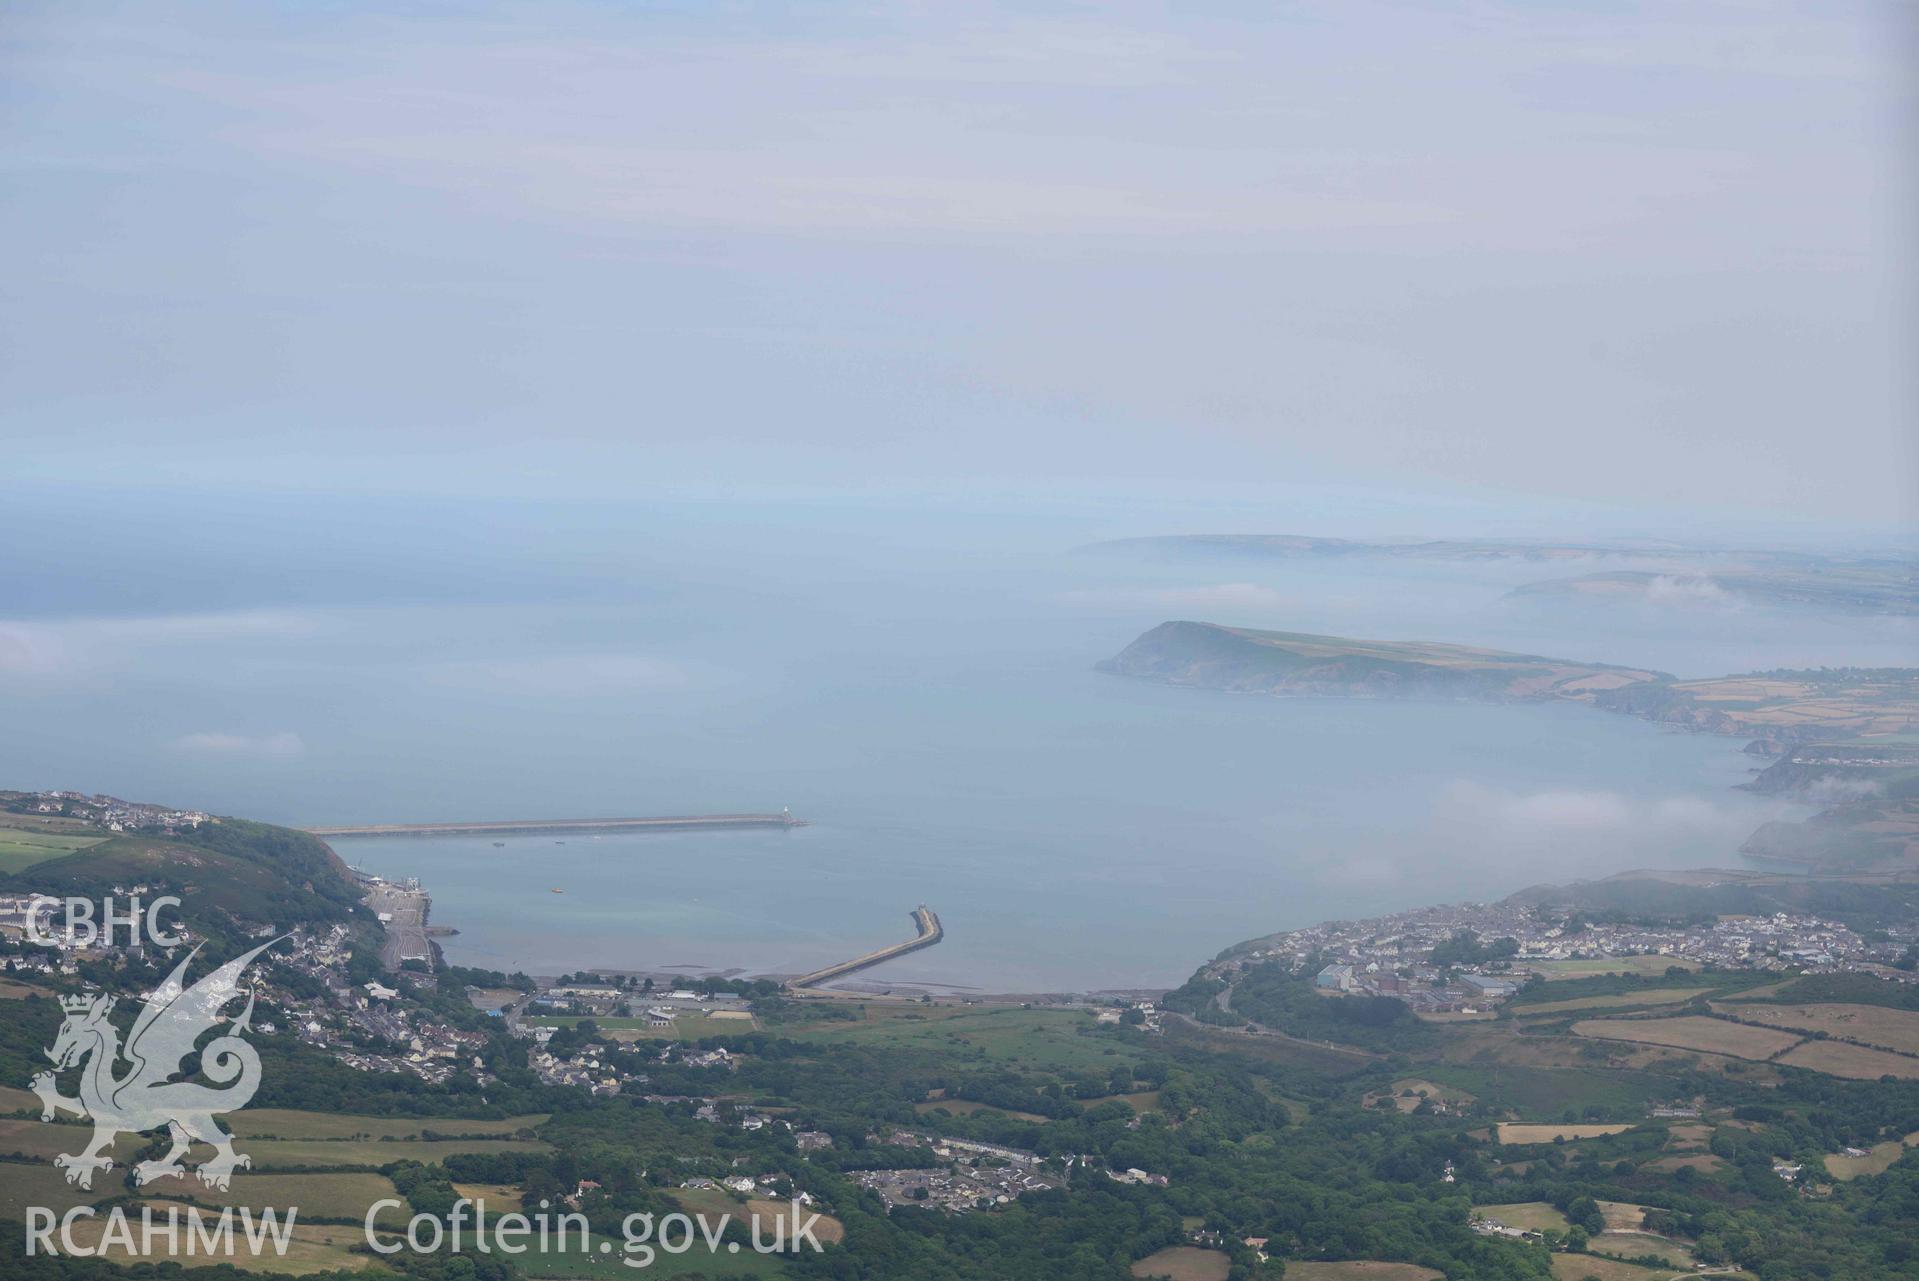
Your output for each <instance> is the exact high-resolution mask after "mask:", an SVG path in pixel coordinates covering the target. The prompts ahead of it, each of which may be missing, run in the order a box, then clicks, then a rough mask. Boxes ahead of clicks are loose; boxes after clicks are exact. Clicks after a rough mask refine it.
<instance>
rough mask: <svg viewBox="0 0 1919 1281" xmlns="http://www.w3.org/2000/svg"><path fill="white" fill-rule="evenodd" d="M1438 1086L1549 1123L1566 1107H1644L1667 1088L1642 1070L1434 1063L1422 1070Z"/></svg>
mask: <svg viewBox="0 0 1919 1281" xmlns="http://www.w3.org/2000/svg"><path fill="white" fill-rule="evenodd" d="M1421 1070H1422V1071H1423V1072H1424V1073H1425V1074H1426V1076H1428V1077H1430V1078H1431V1079H1432V1080H1434V1081H1438V1082H1439V1083H1440V1084H1442V1085H1451V1086H1456V1087H1458V1088H1459V1089H1462V1090H1465V1091H1467V1092H1469V1093H1470V1094H1472V1095H1473V1096H1474V1097H1475V1098H1477V1099H1479V1100H1481V1101H1482V1102H1486V1103H1490V1104H1492V1105H1493V1106H1495V1107H1499V1108H1510V1109H1512V1110H1513V1111H1516V1112H1518V1113H1519V1114H1520V1116H1522V1117H1526V1118H1537V1119H1539V1120H1552V1119H1554V1118H1556V1117H1558V1116H1560V1115H1561V1114H1562V1113H1564V1112H1565V1110H1566V1109H1567V1108H1569V1107H1576V1108H1584V1107H1586V1106H1587V1105H1589V1104H1595V1103H1596V1104H1599V1105H1600V1106H1602V1107H1617V1108H1633V1109H1638V1108H1643V1107H1644V1106H1645V1105H1646V1104H1648V1103H1650V1102H1651V1101H1652V1100H1653V1099H1654V1098H1655V1097H1657V1096H1658V1095H1659V1094H1660V1092H1661V1090H1663V1089H1664V1088H1665V1085H1664V1082H1662V1081H1660V1080H1659V1079H1658V1078H1656V1077H1649V1076H1648V1075H1647V1074H1646V1073H1643V1072H1627V1071H1611V1070H1606V1069H1599V1068H1547V1067H1522V1066H1512V1067H1500V1066H1481V1065H1478V1064H1454V1063H1435V1064H1432V1065H1430V1066H1425V1067H1422V1069H1421Z"/></svg>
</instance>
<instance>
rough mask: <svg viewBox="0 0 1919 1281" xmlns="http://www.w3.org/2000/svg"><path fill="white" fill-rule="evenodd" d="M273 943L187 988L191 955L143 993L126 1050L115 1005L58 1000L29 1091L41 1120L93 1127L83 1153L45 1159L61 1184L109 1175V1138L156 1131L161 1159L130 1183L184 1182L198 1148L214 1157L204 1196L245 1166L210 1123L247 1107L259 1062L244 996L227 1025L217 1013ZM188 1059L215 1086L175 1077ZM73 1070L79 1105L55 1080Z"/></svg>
mask: <svg viewBox="0 0 1919 1281" xmlns="http://www.w3.org/2000/svg"><path fill="white" fill-rule="evenodd" d="M279 941H280V940H278V939H274V940H273V941H272V942H269V943H262V944H261V945H260V946H259V947H256V948H254V949H253V950H252V951H251V952H248V953H246V954H245V955H244V956H239V957H236V958H235V959H233V960H231V961H228V962H227V963H226V964H225V965H222V966H221V967H220V968H219V969H217V970H215V971H214V972H213V973H211V974H209V975H207V976H206V977H205V978H203V979H201V980H200V981H199V982H198V983H195V984H194V985H193V986H192V987H188V986H186V982H185V976H186V972H187V966H188V965H189V964H191V963H192V961H193V958H194V957H195V956H197V955H198V954H199V951H200V949H199V948H197V947H196V948H194V949H193V951H191V952H189V953H188V954H187V956H186V959H185V960H182V961H181V962H180V964H179V965H177V966H175V967H174V970H173V973H172V974H170V975H168V976H167V979H166V981H165V982H164V983H162V984H160V986H159V987H157V988H155V989H154V990H153V991H152V992H150V993H148V994H147V997H146V1004H145V1005H144V1006H143V1007H142V1008H141V1010H140V1013H139V1016H138V1017H136V1018H135V1019H134V1021H133V1029H132V1031H131V1032H129V1033H128V1034H127V1040H126V1044H125V1046H122V1045H121V1044H120V1032H119V1029H117V1028H115V1027H114V1026H113V1025H112V1024H111V1023H109V1022H108V1021H107V1015H108V1013H109V1012H110V1011H111V1010H112V1009H113V1003H114V998H113V997H111V996H96V997H88V996H67V997H62V998H61V999H60V1005H61V1008H63V1009H64V1010H65V1011H66V1014H67V1017H66V1021H65V1022H64V1023H62V1024H61V1025H60V1033H59V1035H58V1036H57V1037H55V1038H54V1042H53V1048H52V1049H50V1050H48V1051H47V1057H48V1058H49V1059H51V1060H53V1064H54V1069H55V1070H54V1072H41V1073H39V1074H38V1075H37V1076H35V1077H34V1078H33V1092H34V1093H35V1094H37V1095H39V1096H40V1106H41V1113H40V1119H41V1120H42V1121H51V1120H53V1118H54V1115H55V1113H58V1112H71V1113H73V1114H74V1115H76V1116H81V1117H85V1118H87V1119H88V1120H91V1121H92V1122H93V1140H92V1142H90V1143H88V1144H87V1146H86V1147H85V1149H83V1150H82V1151H80V1152H78V1153H75V1154H71V1155H68V1154H62V1155H60V1156H56V1157H54V1158H53V1163H54V1164H55V1165H56V1166H58V1167H60V1169H62V1170H64V1171H65V1172H66V1176H67V1182H68V1183H71V1184H74V1185H75V1186H77V1187H82V1188H91V1187H92V1186H93V1175H94V1172H95V1171H96V1170H110V1169H112V1168H113V1158H112V1157H110V1156H108V1155H106V1152H107V1149H108V1148H110V1147H111V1146H112V1144H113V1141H114V1139H116V1138H118V1137H119V1136H120V1135H121V1134H125V1133H134V1134H138V1133H143V1132H146V1131H149V1130H157V1129H159V1128H161V1127H162V1126H164V1127H166V1130H167V1136H168V1138H169V1140H170V1141H171V1144H172V1146H171V1147H170V1148H169V1149H168V1150H167V1153H166V1155H165V1156H163V1157H161V1158H160V1159H159V1160H157V1161H141V1162H139V1163H138V1164H137V1165H135V1166H134V1167H133V1179H134V1182H135V1183H136V1184H139V1185H142V1186H144V1185H145V1184H148V1183H151V1182H152V1181H153V1180H155V1179H158V1178H161V1177H162V1176H164V1175H169V1174H178V1175H184V1174H185V1173H186V1172H187V1170H186V1167H185V1166H184V1165H182V1164H181V1163H180V1158H181V1157H183V1156H185V1155H186V1154H187V1150H188V1148H189V1147H191V1146H192V1144H194V1143H196V1142H198V1143H206V1144H210V1145H211V1146H212V1147H213V1150H214V1155H213V1159H212V1160H210V1161H207V1162H205V1163H203V1164H202V1165H201V1166H200V1167H199V1170H198V1171H197V1173H198V1174H199V1177H200V1181H201V1182H202V1183H204V1184H206V1185H207V1187H209V1188H213V1189H216V1190H221V1191H224V1190H225V1189H226V1187H227V1185H228V1183H229V1182H230V1181H231V1180H232V1178H233V1171H234V1170H235V1169H238V1168H242V1167H245V1166H249V1165H251V1164H253V1162H252V1161H251V1160H250V1159H248V1158H247V1157H245V1156H243V1155H241V1154H240V1153H238V1152H235V1151H234V1150H233V1136H232V1135H230V1134H228V1133H227V1132H226V1131H224V1130H222V1129H221V1128H220V1127H219V1126H218V1125H217V1124H215V1122H214V1120H213V1115H214V1113H216V1112H221V1113H225V1112H237V1111H239V1110H240V1109H241V1108H243V1107H245V1106H246V1105H247V1103H248V1102H249V1101H251V1100H252V1098H253V1095H254V1092H255V1091H256V1090H258V1089H259V1088H260V1056H259V1055H258V1054H257V1053H256V1052H255V1051H254V1049H253V1047H252V1046H251V1045H249V1044H247V1042H246V1041H245V1039H244V1038H243V1036H242V1034H243V1033H245V1032H246V1031H247V1029H248V1026H249V1024H250V1022H251V1020H252V1018H253V995H252V993H251V992H249V993H248V994H247V1004H246V1008H245V1009H244V1010H242V1011H241V1013H240V1016H239V1017H238V1018H237V1019H235V1020H232V1021H231V1022H228V1021H227V1020H225V1019H223V1018H222V1016H221V1014H220V1011H221V1009H222V1008H223V1007H224V1006H226V1004H227V1003H228V1002H230V1001H232V1000H234V999H235V998H236V997H238V996H239V994H240V975H241V973H242V972H243V971H244V970H245V969H246V967H247V966H248V965H249V964H251V963H252V961H253V958H254V957H256V956H258V955H260V953H262V952H264V951H266V950H267V949H268V948H269V947H272V946H273V944H274V943H277V942H279ZM222 1023H227V1027H226V1030H225V1031H224V1032H223V1033H222V1034H221V1035H220V1036H217V1037H215V1038H214V1039H213V1040H211V1041H209V1042H207V1044H206V1045H205V1046H204V1047H202V1048H200V1049H198V1050H197V1051H196V1049H195V1045H194V1043H195V1042H196V1041H198V1040H199V1039H200V1037H201V1035H202V1034H204V1033H205V1032H207V1031H208V1030H210V1029H212V1028H214V1027H216V1026H219V1025H220V1024H222ZM196 1054H197V1061H198V1068H199V1074H200V1075H202V1076H204V1077H205V1078H206V1079H207V1080H210V1081H212V1082H213V1083H214V1085H213V1086H207V1085H202V1084H200V1083H199V1082H197V1081H191V1080H175V1079H173V1078H175V1077H177V1076H180V1075H182V1074H183V1069H185V1067H186V1064H187V1060H188V1059H190V1058H194V1057H195V1056H196ZM122 1059H125V1060H126V1062H127V1063H128V1064H129V1067H128V1068H127V1070H126V1071H125V1073H124V1074H116V1071H117V1069H118V1066H119V1064H120V1061H121V1060H122ZM76 1065H82V1066H81V1070H80V1097H79V1098H77V1099H70V1098H67V1097H66V1096H65V1095H63V1094H61V1093H60V1089H59V1086H58V1085H57V1084H56V1080H55V1073H56V1072H64V1071H66V1070H67V1069H69V1068H72V1067H74V1066H76ZM186 1074H187V1075H191V1073H186ZM215 1086H218V1087H222V1088H214V1087H215Z"/></svg>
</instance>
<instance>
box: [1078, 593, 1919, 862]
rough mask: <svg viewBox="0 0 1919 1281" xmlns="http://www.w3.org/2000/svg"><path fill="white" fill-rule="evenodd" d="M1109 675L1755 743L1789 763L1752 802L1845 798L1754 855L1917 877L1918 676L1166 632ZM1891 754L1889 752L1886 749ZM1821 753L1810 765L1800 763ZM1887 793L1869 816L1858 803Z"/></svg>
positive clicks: (1181, 625) (1204, 627) (1766, 832)
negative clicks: (1462, 707) (1682, 671)
mask: <svg viewBox="0 0 1919 1281" xmlns="http://www.w3.org/2000/svg"><path fill="white" fill-rule="evenodd" d="M1098 669H1099V670H1101V671H1104V672H1108V673H1111V674H1114V675H1119V676H1130V677H1136V678H1142V679H1147V680H1153V681H1158V682H1161V683H1164V684H1171V685H1183V686H1190V687H1196V688H1203V689H1213V690H1224V691H1231V692H1238V693H1258V694H1266V695H1273V696H1291V697H1337V698H1363V699H1427V700H1457V701H1468V702H1485V703H1522V702H1574V703H1582V704H1587V705H1589V706H1592V707H1595V708H1600V709H1603V710H1606V711H1612V712H1619V713H1623V714H1626V715H1630V716H1635V717H1638V718H1640V719H1643V720H1650V721H1653V722H1656V723H1658V724H1661V725H1670V726H1676V727H1679V728H1682V729H1686V730H1691V731H1697V732H1704V733H1711V734H1720V735H1730V736H1739V737H1745V738H1749V739H1751V740H1752V741H1751V742H1750V743H1749V744H1748V746H1747V750H1748V751H1750V752H1753V753H1754V754H1757V755H1779V754H1783V755H1784V757H1785V759H1784V760H1782V761H1781V762H1780V764H1779V765H1776V766H1774V767H1773V768H1772V769H1769V770H1768V771H1767V772H1766V773H1765V774H1762V775H1761V777H1760V779H1758V780H1755V783H1754V784H1753V785H1752V787H1753V790H1756V791H1759V792H1762V793H1765V794H1770V795H1779V796H1792V797H1794V798H1795V799H1800V800H1811V799H1814V797H1815V796H1818V795H1820V793H1821V792H1822V790H1823V792H1824V793H1825V794H1826V795H1827V796H1828V797H1830V796H1832V795H1838V794H1840V793H1842V792H1849V793H1850V796H1849V799H1850V802H1851V803H1848V804H1840V805H1836V806H1833V807H1832V808H1830V809H1828V810H1825V811H1823V812H1821V813H1820V814H1818V815H1815V816H1814V817H1813V818H1812V819H1810V820H1807V821H1804V822H1794V821H1789V820H1783V819H1778V820H1772V821H1769V822H1767V823H1766V824H1765V825H1763V826H1762V827H1761V828H1760V829H1759V831H1757V832H1755V833H1754V834H1753V836H1751V837H1749V838H1748V839H1747V840H1746V842H1745V843H1744V844H1743V845H1742V846H1741V847H1740V848H1741V852H1743V853H1746V854H1748V855H1749V856H1752V857H1756V858H1762V859H1770V860H1777V861H1783V862H1792V863H1801V864H1807V865H1811V866H1814V867H1820V868H1826V869H1840V868H1844V869H1852V870H1862V871H1863V870H1881V871H1884V870H1900V871H1904V870H1912V869H1915V868H1919V806H1916V805H1915V803H1914V801H1913V800H1912V799H1910V795H1911V794H1912V793H1913V791H1914V785H1913V781H1912V780H1913V776H1914V773H1915V771H1914V768H1913V758H1912V756H1911V752H1910V749H1909V748H1908V747H1907V746H1905V745H1904V744H1903V743H1901V742H1898V741H1891V742H1887V740H1889V739H1892V737H1893V736H1904V735H1909V734H1911V733H1912V732H1914V731H1915V730H1919V669H1915V668H1838V669H1834V668H1820V669H1804V670H1784V669H1781V670H1775V671H1770V672H1754V673H1747V674H1745V675H1739V676H1726V677H1720V678H1716V679H1712V680H1695V681H1679V680H1675V679H1674V678H1673V677H1671V676H1669V675H1667V674H1665V673H1663V672H1655V671H1650V670H1645V669H1637V668H1627V667H1617V666H1612V665H1609V664H1599V663H1582V662H1575V661H1572V660H1567V659H1557V658H1547V657H1543V656H1540V655H1534V654H1515V653H1507V652H1503V651H1499V650H1489V649H1480V648H1474V647H1470V646H1463V645H1449V644H1442V643H1436V642H1425V641H1417V642H1414V641H1376V640H1355V639H1350V638H1345V637H1336V636H1317V635H1310V634H1305V633H1297V632H1267V631H1257V630H1253V629H1249V628H1239V627H1225V626H1221V625H1219V624H1214V623H1197V622H1184V621H1179V622H1168V623H1162V624H1160V625H1159V626H1158V627H1155V628H1153V629H1152V630H1150V631H1148V632H1146V633H1145V634H1144V635H1142V636H1140V637H1139V638H1138V639H1136V640H1135V641H1133V643H1132V644H1130V645H1128V646H1127V647H1126V648H1125V649H1124V650H1122V651H1120V653H1119V654H1117V655H1116V656H1114V657H1113V658H1111V659H1108V660H1106V661H1105V662H1102V663H1100V664H1098ZM1882 743H1885V744H1886V745H1884V746H1881V745H1880V744H1882ZM1806 745H1814V746H1813V747H1812V748H1811V749H1810V750H1804V751H1802V750H1801V749H1802V748H1803V747H1805V746H1806ZM1889 787H1891V788H1892V794H1890V795H1887V796H1885V797H1883V798H1880V799H1878V800H1875V801H1873V802H1871V803H1868V802H1867V801H1866V800H1865V799H1864V795H1863V794H1871V793H1877V792H1882V791H1886V790H1887V789H1888V788H1889Z"/></svg>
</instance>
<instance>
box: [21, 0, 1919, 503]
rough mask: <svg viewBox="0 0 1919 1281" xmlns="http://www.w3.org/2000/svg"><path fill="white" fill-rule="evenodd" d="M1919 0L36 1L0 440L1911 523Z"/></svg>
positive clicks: (26, 73)
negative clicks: (1419, 495) (1907, 0)
mask: <svg viewBox="0 0 1919 1281" xmlns="http://www.w3.org/2000/svg"><path fill="white" fill-rule="evenodd" d="M1914 12H1915V10H1914V9H1913V7H1912V6H1910V5H1905V4H1895V3H1886V4H1848V3H1834V2H1831V0H1820V2H1818V3H1806V4H1790V3H1769V2H1767V0H1750V2H1747V0H1741V2H1737V3H1733V2H1727V3H1645V4H1640V5H1633V4H1608V3H1578V4H1572V3H1566V4H1542V3H1538V2H1536V0H1524V2H1521V3H1513V4H1508V5H1502V4H1459V5H1443V4H1407V5H1396V4H1378V3H1364V2H1360V0H1326V2H1324V3H1311V2H1308V3H1278V4H1273V3H1265V4H1249V5H1200V4H1182V5H1178V6H1170V5H1169V6H1163V7H1162V6H1156V5H1134V4H1124V3H1120V4H1096V5H1095V4H1088V5H1069V4H1058V5H1038V4H1035V5H998V6H995V5H985V4H953V5H942V4H917V5H908V4H898V5H885V6H874V7H872V8H871V9H865V8H860V7H855V6H851V5H827V6H817V7H815V6H791V7H787V6H770V5H769V6H759V5H712V4H704V3H688V4H681V5H676V4H641V3H605V4H566V3H551V2H543V3H540V4H526V5H507V6H497V7H491V8H488V7H485V6H481V5H459V6H443V5H437V4H426V3H417V4H402V3H391V4H385V5H364V4H354V3H333V4H291V3H284V4H266V3H258V2H250V3H234V4H215V3H193V4H177V5H176V4H165V3H154V2H152V0H147V2H143V3H137V4H128V5H112V4H105V3H101V4H84V5H82V4H75V3H71V2H70V0H47V2H44V3H35V2H33V0H27V2H26V3H15V4H11V5H9V6H7V12H6V15H5V16H4V17H0V181H3V182H4V183H5V187H6V198H5V200H4V201H3V202H0V234H4V236H5V242H6V243H7V245H8V246H9V252H8V254H7V267H6V270H5V272H4V273H0V294H3V296H4V303H3V304H0V384H3V385H0V445H4V453H0V473H6V474H9V475H11V476H12V477H13V478H14V479H13V480H12V481H11V482H8V483H11V484H13V485H15V486H16V487H17V486H20V485H28V486H36V485H37V486H47V487H52V486H57V485H72V484H78V483H100V482H105V483H114V484H147V483H155V484H173V485H188V486H215V487H217V486H226V485H251V486H273V487H282V486H313V487H318V488H323V489H375V490H384V491H396V492H406V491H409V490H433V491H443V492H449V493H475V494H486V493H499V492H504V491H509V490H516V489H530V490H535V491H543V492H549V493H550V492H558V491H582V492H590V493H595V494H605V495H613V494H629V493H630V494H646V493H664V492H708V493H710V492H714V491H716V490H724V489H725V488H727V487H729V486H739V487H742V488H745V489H755V488H777V487H792V488H796V489H801V490H804V489H807V488H809V487H810V488H833V487H841V486H844V487H853V488H867V489H882V490H883V489H885V488H887V487H890V486H899V487H904V488H906V489H914V488H933V487H939V486H960V487H967V486H977V487H979V488H981V489H989V488H991V489H1001V490H1008V489H1010V490H1013V491H1030V492H1034V493H1039V494H1048V493H1062V492H1070V491H1076V490H1085V491H1087V492H1095V491H1100V490H1102V489H1104V490H1109V491H1112V492H1157V493H1166V494H1174V493H1177V494H1185V495H1194V494H1205V493H1207V492H1212V491H1226V490H1235V491H1240V492H1244V491H1246V490H1248V489H1251V490H1257V489H1258V487H1260V486H1263V485H1285V486H1299V485H1310V484H1314V483H1319V482H1325V483H1328V484H1339V485H1352V484H1369V485H1379V486H1383V487H1387V488H1394V489H1402V490H1425V489H1430V490H1432V491H1435V492H1448V493H1459V492H1474V491H1483V492H1485V493H1488V494H1493V495H1498V494H1516V495H1524V496H1529V497H1530V498H1531V499H1532V500H1533V501H1535V502H1536V501H1538V500H1539V499H1541V498H1546V499H1553V498H1557V497H1559V496H1565V497H1574V498H1581V499H1600V500H1606V501H1619V502H1625V503H1629V504H1644V505H1646V506H1647V507H1649V508H1659V509H1664V508H1688V507H1692V508H1714V509H1716V508H1735V509H1744V510H1745V511H1746V512H1748V513H1765V512H1776V513H1779V514H1780V515H1781V516H1782V517H1785V516H1792V517H1799V518H1807V519H1816V520H1825V521H1831V522H1844V523H1849V524H1860V525H1873V526H1877V527H1879V528H1882V529H1894V528H1897V527H1898V526H1899V525H1901V524H1902V523H1904V522H1907V521H1909V520H1910V519H1911V518H1912V516H1913V513H1914V511H1915V492H1916V491H1919V445H1916V444H1915V436H1919V429H1916V428H1915V423H1914V405H1915V400H1914V396H1913V382H1912V379H1911V372H1910V358H1911V355H1912V353H1913V351H1914V350H1915V347H1919V332H1916V331H1915V324H1914V316H1915V308H1914V294H1913V290H1912V288H1911V284H1912V280H1911V276H1912V266H1913V256H1912V252H1911V249H1912V245H1911V234H1910V228H1911V226H1912V225H1919V221H1915V219H1914V218H1913V216H1912V215H1913V213H1914V210H1913V207H1912V206H1913V201H1912V199H1911V197H1912V194H1913V192H1912V183H1911V181H1910V180H1911V176H1912V175H1911V169H1912V163H1911V162H1912V159H1913V156H1914V154H1915V148H1914V137H1913V135H1912V133H1911V132H1910V130H1909V128H1908V126H1909V123H1910V121H1909V117H1910V116H1911V115H1912V112H1913V108H1914V96H1913V85H1912V76H1911V72H1912V69H1913V62H1912V57H1913V53H1914V47H1915V46H1914V42H1913V36H1914V23H1913V14H1914ZM1902 364H1904V365H1906V366H1907V367H1906V368H1904V369H1902V368H1901V365H1902ZM16 492H17V491H16ZM1333 532H1345V531H1333Z"/></svg>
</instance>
